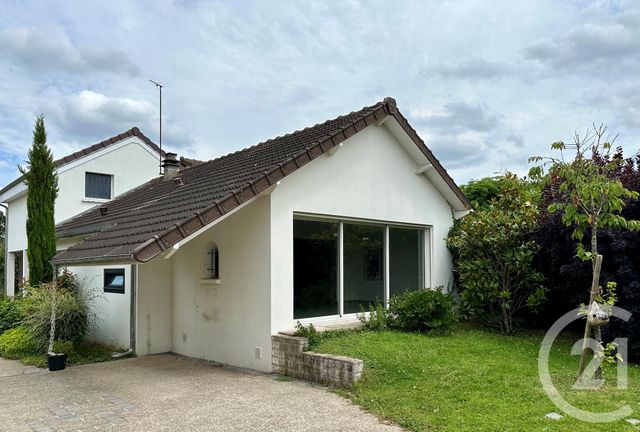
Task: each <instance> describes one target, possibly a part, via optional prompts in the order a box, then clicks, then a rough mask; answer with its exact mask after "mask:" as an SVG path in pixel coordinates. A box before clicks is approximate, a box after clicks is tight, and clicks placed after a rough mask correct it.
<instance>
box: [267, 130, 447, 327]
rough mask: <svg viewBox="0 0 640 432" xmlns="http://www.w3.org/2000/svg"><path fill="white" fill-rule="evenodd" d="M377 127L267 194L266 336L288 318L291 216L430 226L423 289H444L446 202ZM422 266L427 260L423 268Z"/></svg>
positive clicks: (290, 308)
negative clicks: (425, 286) (268, 315)
mask: <svg viewBox="0 0 640 432" xmlns="http://www.w3.org/2000/svg"><path fill="white" fill-rule="evenodd" d="M416 168H417V165H416V162H415V161H414V160H413V159H412V158H411V156H410V155H409V154H408V153H407V152H406V151H405V150H404V149H403V147H402V146H401V145H400V144H399V143H398V141H397V140H396V139H395V138H394V137H393V135H392V134H391V133H390V132H389V131H388V130H387V128H386V127H385V126H370V127H368V128H367V129H365V130H363V131H362V132H359V133H358V134H356V135H354V136H353V137H351V138H349V139H348V140H347V141H345V142H344V144H343V146H342V147H340V148H338V149H337V152H335V154H333V155H332V156H329V155H324V156H322V157H320V158H318V159H316V160H314V161H313V162H311V163H310V164H308V165H305V166H304V167H303V168H301V169H300V170H298V171H296V172H294V173H292V174H290V175H289V176H287V177H285V178H284V179H282V181H281V184H280V185H279V186H277V187H276V188H275V190H274V191H273V192H272V194H271V252H270V254H271V331H272V333H274V334H275V333H277V332H278V331H282V330H287V329H291V328H293V327H294V325H295V321H294V319H293V215H294V212H298V213H311V214H319V215H331V216H336V217H337V218H339V217H346V218H356V219H367V220H377V221H382V222H390V223H393V222H396V223H410V224H419V225H429V226H431V227H432V228H431V243H432V245H433V246H432V251H431V256H432V257H431V259H428V258H427V261H430V262H431V269H430V270H431V286H432V287H437V286H442V285H443V286H445V287H447V286H449V285H450V284H451V281H452V267H451V257H450V254H449V251H448V249H447V247H446V243H445V238H446V236H447V232H448V230H449V228H450V227H451V225H452V224H453V216H452V211H451V207H450V205H449V204H448V203H447V201H446V200H445V199H444V198H443V196H442V195H441V194H440V193H439V192H438V191H437V190H436V188H435V187H434V186H433V185H432V183H431V182H430V181H429V180H428V179H427V177H426V176H424V175H416V174H415V170H416ZM427 264H429V263H427Z"/></svg>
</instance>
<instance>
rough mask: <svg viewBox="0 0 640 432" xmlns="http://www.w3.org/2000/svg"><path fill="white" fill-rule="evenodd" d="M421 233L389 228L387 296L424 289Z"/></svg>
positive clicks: (420, 231) (415, 230) (413, 230)
mask: <svg viewBox="0 0 640 432" xmlns="http://www.w3.org/2000/svg"><path fill="white" fill-rule="evenodd" d="M423 275H424V246H423V231H422V230H419V229H406V228H389V296H390V297H393V296H394V295H398V294H401V293H403V292H405V291H413V290H417V289H420V288H424V276H423Z"/></svg>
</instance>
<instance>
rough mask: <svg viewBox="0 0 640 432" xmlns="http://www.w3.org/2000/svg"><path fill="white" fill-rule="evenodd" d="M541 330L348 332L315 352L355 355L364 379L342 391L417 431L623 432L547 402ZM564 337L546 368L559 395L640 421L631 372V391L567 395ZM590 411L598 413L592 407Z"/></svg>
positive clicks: (635, 372) (635, 375)
mask: <svg viewBox="0 0 640 432" xmlns="http://www.w3.org/2000/svg"><path fill="white" fill-rule="evenodd" d="M542 336H543V335H542V334H541V333H528V334H526V335H524V334H520V335H518V336H512V337H509V336H502V335H500V334H497V333H492V332H490V331H486V330H478V329H474V328H469V327H460V328H457V329H455V330H454V331H453V333H452V334H451V335H449V336H427V335H424V334H414V333H401V332H391V331H386V332H366V331H361V332H345V333H342V334H338V335H336V336H333V337H330V338H326V339H323V340H322V342H321V344H320V346H319V347H317V348H316V349H314V351H317V352H324V353H331V354H339V355H345V356H350V357H356V358H360V359H362V360H364V362H365V375H364V378H363V379H362V381H360V382H359V383H358V384H357V385H356V386H355V388H353V389H352V390H340V393H342V394H343V395H345V396H347V397H349V398H350V399H352V400H353V401H354V402H355V403H356V404H358V405H361V406H362V407H364V408H365V409H366V410H368V411H371V412H373V413H375V414H377V415H381V416H383V417H386V418H388V419H391V420H393V421H395V422H397V423H398V424H400V425H402V426H404V427H406V428H408V429H410V430H414V431H579V430H584V431H599V430H602V431H605V430H606V431H610V430H616V431H626V430H630V431H631V430H636V431H637V430H640V427H633V426H631V425H630V424H628V423H627V422H625V421H624V420H620V421H617V422H615V423H609V424H589V423H583V422H580V421H578V420H574V419H573V418H570V417H568V416H565V417H564V418H563V419H561V420H559V421H555V420H550V419H545V418H544V416H545V414H547V413H549V412H553V411H555V412H559V410H558V408H556V407H555V406H554V405H553V404H552V402H551V401H550V400H549V399H548V398H547V395H546V394H545V393H544V390H543V389H542V386H541V384H540V382H539V379H538V368H537V357H538V350H539V347H540V341H541V340H542ZM570 346H571V345H570V344H569V342H568V341H567V340H565V341H564V342H560V343H556V345H554V349H553V351H552V357H551V363H550V369H551V372H552V376H553V378H554V383H556V386H557V388H558V389H559V391H560V393H561V395H562V396H563V397H565V399H567V400H568V401H570V402H571V403H573V404H574V405H576V406H578V407H580V408H583V409H592V410H593V408H592V407H594V406H595V407H599V409H598V411H613V410H615V409H617V408H618V407H621V406H623V405H625V404H628V405H629V406H630V407H631V408H632V409H633V410H634V414H633V416H634V417H635V418H640V405H639V403H640V392H639V391H638V390H639V387H638V384H639V382H640V370H639V369H638V367H637V366H632V367H630V368H629V388H628V389H627V390H618V389H617V388H616V385H615V376H614V375H615V374H614V372H613V371H610V372H608V371H605V378H607V377H611V378H613V379H614V381H613V382H611V383H610V384H609V385H607V386H605V387H604V388H603V389H600V390H598V391H578V390H571V386H572V385H573V383H574V381H575V376H576V372H577V367H578V358H577V357H576V356H571V355H570V354H569V351H570ZM594 411H595V410H594Z"/></svg>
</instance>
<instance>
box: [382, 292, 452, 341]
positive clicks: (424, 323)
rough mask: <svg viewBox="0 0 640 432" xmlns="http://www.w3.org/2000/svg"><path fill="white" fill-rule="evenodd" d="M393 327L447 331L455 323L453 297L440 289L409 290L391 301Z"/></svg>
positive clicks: (423, 330) (432, 331)
mask: <svg viewBox="0 0 640 432" xmlns="http://www.w3.org/2000/svg"><path fill="white" fill-rule="evenodd" d="M389 312H390V313H391V314H392V315H393V317H394V319H393V327H396V328H399V329H401V330H405V331H418V332H430V333H446V332H448V331H449V329H450V328H451V326H452V325H453V324H454V323H455V321H456V319H455V314H454V312H453V298H452V297H451V295H449V294H444V293H443V292H442V291H441V290H440V289H436V290H429V289H425V290H418V291H408V292H405V293H403V294H401V295H399V296H396V297H392V298H391V300H390V301H389Z"/></svg>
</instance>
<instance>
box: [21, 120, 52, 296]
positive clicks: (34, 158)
mask: <svg viewBox="0 0 640 432" xmlns="http://www.w3.org/2000/svg"><path fill="white" fill-rule="evenodd" d="M55 168H56V167H55V164H54V162H53V155H52V154H51V150H50V149H49V147H48V146H47V132H46V130H45V127H44V117H43V116H42V115H40V116H38V117H37V118H36V124H35V128H34V130H33V144H32V145H31V148H30V149H29V160H28V161H27V167H26V168H23V167H19V169H20V172H21V173H22V174H23V175H24V182H25V184H26V185H27V227H26V228H27V257H28V260H29V281H30V283H31V285H33V286H36V285H39V284H40V283H43V282H50V281H52V280H53V277H54V275H53V269H52V267H51V264H50V261H51V259H52V258H53V256H54V255H55V253H56V229H55V221H54V205H55V201H56V198H57V196H58V176H57V174H56V170H55Z"/></svg>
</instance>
